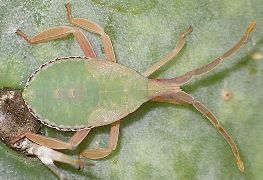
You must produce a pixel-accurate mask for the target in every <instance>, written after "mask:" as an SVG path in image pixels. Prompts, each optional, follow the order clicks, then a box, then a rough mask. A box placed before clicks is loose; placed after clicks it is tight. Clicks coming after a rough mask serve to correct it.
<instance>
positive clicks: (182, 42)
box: [142, 26, 193, 77]
mask: <svg viewBox="0 0 263 180" xmlns="http://www.w3.org/2000/svg"><path fill="white" fill-rule="evenodd" d="M192 31H193V29H192V27H191V26H190V27H189V28H188V29H187V30H186V31H185V32H182V33H181V34H180V36H179V38H178V40H177V42H176V45H175V48H174V49H173V50H172V51H170V52H169V53H167V54H166V55H165V56H164V57H163V58H162V59H160V60H158V61H157V62H156V63H155V64H154V65H153V66H151V67H150V68H148V69H147V70H146V71H145V72H143V73H142V75H143V76H145V77H148V76H150V75H151V74H153V73H154V72H155V71H157V70H158V69H160V68H161V67H162V66H163V65H165V64H166V63H167V62H169V61H170V60H172V59H173V58H174V57H175V56H176V55H177V54H178V53H179V52H180V51H181V49H182V48H183V47H184V45H185V40H186V36H187V35H188V34H189V33H191V32H192Z"/></svg>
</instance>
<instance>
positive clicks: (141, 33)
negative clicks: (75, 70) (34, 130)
mask: <svg viewBox="0 0 263 180" xmlns="http://www.w3.org/2000/svg"><path fill="white" fill-rule="evenodd" d="M66 2H67V1H65V0H44V1H34V0H27V1H23V0H12V1H1V3H0V87H1V88H2V87H11V88H16V89H21V90H22V89H23V88H24V86H25V82H26V80H27V78H28V77H29V76H30V74H31V73H32V72H33V71H34V70H35V69H36V68H38V67H39V66H40V65H41V64H43V63H45V62H47V61H49V60H52V59H55V58H57V57H65V56H78V55H79V56H83V53H82V51H81V50H80V48H79V45H78V44H77V43H76V41H74V38H73V36H68V37H66V38H64V39H61V40H55V41H52V42H47V43H42V44H38V45H30V44H28V43H27V42H26V41H24V40H23V39H21V38H20V37H18V36H16V34H15V31H16V29H18V28H19V29H21V30H22V31H23V32H25V33H26V34H28V35H30V36H32V35H34V34H36V33H38V32H40V31H43V30H45V29H47V28H49V27H54V26H62V25H69V22H68V21H67V19H66V10H65V7H64V4H65V3H66ZM69 2H70V3H71V5H72V13H73V16H75V17H82V18H87V19H89V20H91V21H94V22H96V23H97V24H99V25H100V26H101V27H103V28H104V30H105V32H106V33H108V35H109V37H110V38H111V40H112V43H113V46H114V50H115V54H116V58H117V62H118V63H120V64H122V65H125V66H129V67H131V68H133V69H135V70H136V71H138V72H144V71H145V70H146V69H147V68H148V67H150V66H151V65H153V64H154V63H155V62H157V61H158V59H160V58H162V57H163V56H164V55H165V54H166V53H167V52H169V51H170V50H172V49H173V48H174V47H175V43H176V40H177V38H178V36H179V34H180V32H182V31H184V30H186V29H187V28H188V27H189V26H190V25H191V26H192V27H193V32H192V33H191V34H190V35H189V36H188V37H187V42H186V46H185V47H184V49H183V50H182V51H181V52H180V54H179V55H178V56H177V57H176V58H174V60H173V61H172V62H169V63H168V64H167V65H165V67H163V68H161V69H160V70H158V71H157V72H156V73H154V74H153V75H151V78H156V77H167V78H168V77H175V76H179V75H181V74H183V73H185V72H187V71H190V70H192V69H194V68H197V67H199V66H201V65H204V64H206V63H208V62H210V61H212V60H213V59H214V58H216V57H218V56H219V55H221V54H222V53H223V52H224V51H226V50H227V49H228V48H230V47H232V46H233V45H234V44H235V43H236V42H237V41H238V40H239V38H240V36H241V35H242V34H243V33H244V32H245V31H246V28H247V26H248V25H249V23H250V22H251V21H252V20H256V21H257V26H256V28H255V30H254V31H253V32H252V33H251V35H250V37H249V39H248V41H247V42H246V44H245V45H244V46H243V47H242V48H241V49H240V50H239V51H238V52H237V53H235V54H234V55H233V56H231V57H229V58H228V59H227V60H226V61H224V62H223V63H222V64H221V65H220V66H219V67H218V68H217V69H215V70H214V71H212V72H210V73H208V74H206V75H204V76H202V77H197V78H195V79H194V80H192V81H191V82H190V83H189V84H187V85H185V86H183V87H182V88H183V89H184V90H185V91H186V92H188V93H189V94H191V95H193V96H194V97H195V98H196V99H197V100H199V101H200V102H202V103H203V104H205V105H206V106H207V107H208V108H209V109H210V110H211V111H212V112H213V113H214V115H215V116H216V117H217V118H218V120H219V121H220V123H221V124H222V125H223V126H224V128H225V129H226V130H227V132H229V134H230V135H231V137H233V139H234V140H235V142H236V144H237V146H238V148H239V150H240V153H241V157H242V159H243V161H244V164H245V172H244V173H241V172H240V171H239V170H238V168H237V166H236V163H235V158H234V156H233V154H232V152H231V149H230V147H229V145H228V144H227V143H226V141H225V140H224V139H223V137H222V136H221V135H220V134H219V133H218V132H217V130H216V129H215V128H214V127H213V126H212V125H211V124H210V123H209V121H208V120H207V119H206V118H205V117H204V116H202V115H201V114H200V113H199V112H197V111H196V110H195V109H194V108H193V107H191V106H179V105H177V106H175V105H172V104H165V103H157V102H147V103H145V104H143V105H142V106H141V107H140V108H139V109H138V110H137V111H136V112H134V113H132V114H130V115H128V116H127V117H125V118H124V119H122V123H121V129H120V135H119V142H118V146H117V149H116V150H115V151H114V152H113V153H112V154H111V155H110V156H108V157H106V158H104V159H101V160H86V161H87V163H89V164H93V165H92V166H87V167H86V168H85V169H84V170H78V169H76V168H75V167H71V166H69V165H65V164H61V163H57V165H58V166H59V168H60V169H61V170H62V171H63V172H64V173H65V174H67V175H68V176H69V177H70V178H72V179H88V178H90V179H160V178H163V179H180V180H181V179H186V180H188V179H202V180H203V179H207V180H210V179H215V180H221V179H237V180H240V179H241V180H244V179H253V180H255V179H261V178H262V177H263V171H262V169H263V130H262V129H263V111H262V107H263V2H262V1H261V0H251V1H247V0H232V1H229V0H222V1H216V0H211V1H208V0H201V1H181V0H167V1H157V0H145V1H139V0H112V1H106V0H88V1H84V0H79V1H69ZM84 32H85V31H84ZM85 34H86V35H87V37H88V39H89V40H90V42H91V43H92V45H93V47H94V50H95V52H96V53H97V54H98V57H99V58H104V57H105V55H104V52H103V47H102V45H101V41H100V38H99V36H97V35H94V34H92V33H88V32H85ZM43 133H44V134H46V135H48V136H52V137H57V138H59V139H62V140H67V139H68V138H69V137H70V136H71V135H72V133H70V132H59V131H57V130H54V129H50V128H47V127H44V128H43ZM108 133H109V127H108V126H106V127H99V128H96V129H94V130H92V132H91V133H90V134H89V135H88V136H87V138H86V139H85V140H84V142H83V143H82V144H81V145H80V146H79V147H78V148H77V149H76V150H73V151H70V150H66V151H63V152H64V153H66V154H69V155H72V156H75V157H77V155H78V154H79V153H80V152H81V150H83V149H85V148H96V147H105V146H106V145H107V137H108ZM0 154H1V155H0V174H1V179H23V180H24V179H25V180H26V179H32V180H33V179H38V180H41V179H56V176H54V175H53V173H52V172H51V171H50V170H49V169H48V168H46V167H45V166H44V165H42V163H41V162H40V161H39V160H38V159H37V158H28V157H25V156H24V155H21V154H19V153H17V152H15V151H13V150H11V149H9V148H7V147H6V146H5V145H4V144H2V143H1V144H0Z"/></svg>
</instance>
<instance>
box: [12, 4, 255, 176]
mask: <svg viewBox="0 0 263 180" xmlns="http://www.w3.org/2000/svg"><path fill="white" fill-rule="evenodd" d="M66 9H67V18H68V20H69V22H70V24H71V25H74V26H76V27H80V28H83V29H85V30H87V31H90V32H93V33H95V34H98V35H100V36H101V40H102V45H103V47H104V51H105V54H106V59H105V60H100V59H98V58H96V54H95V52H94V51H93V49H92V47H91V45H90V43H89V41H88V39H87V38H86V37H85V35H84V34H83V33H82V32H81V31H79V30H78V29H77V28H75V27H71V26H60V27H54V28H51V29H48V30H46V31H43V32H40V33H39V34H37V35H35V36H34V37H32V38H29V37H28V36H27V35H25V34H24V33H22V31H20V30H18V31H17V34H18V35H19V36H21V37H22V38H24V39H25V40H26V41H28V42H29V43H31V44H37V43H42V42H46V41H49V40H53V39H59V38H63V37H65V36H67V35H69V34H73V35H74V37H75V39H76V41H77V42H78V43H79V45H80V47H81V49H82V50H83V52H84V54H85V56H86V57H67V58H57V59H56V60H53V61H50V62H48V63H46V64H44V65H42V66H41V67H40V68H38V69H37V70H36V71H35V72H34V73H33V74H32V75H31V76H30V78H29V79H28V81H27V83H26V87H25V89H24V92H23V98H24V100H25V102H26V104H27V106H28V108H29V109H30V110H31V112H32V114H34V116H36V117H37V118H39V120H40V121H41V122H42V123H43V124H45V125H47V126H50V127H53V128H56V129H58V130H62V131H76V133H75V134H74V135H73V136H72V138H70V140H69V141H68V142H63V141H61V140H58V139H54V138H50V137H45V136H42V135H37V134H33V133H25V134H23V135H21V136H19V137H17V138H16V139H14V140H13V142H16V141H17V140H19V139H20V138H22V137H27V138H28V139H30V140H31V141H33V142H35V143H37V144H40V145H43V146H46V147H49V148H53V149H72V148H75V147H76V146H78V145H79V144H80V143H81V142H82V140H83V139H84V138H85V137H86V136H87V135H88V133H89V132H90V130H91V129H92V128H95V127H99V126H104V125H109V124H110V125H111V131H110V136H109V142H108V147H107V148H100V149H87V150H84V151H82V152H81V155H82V156H85V157H87V158H91V159H99V158H103V157H105V156H107V155H109V154H110V153H111V152H112V151H113V150H114V149H115V148H116V146H117V140H118V134H119V126H120V120H121V119H122V118H123V117H125V116H127V115H128V114H130V113H132V112H134V111H135V110H136V109H138V108H139V107H140V106H141V105H142V104H143V103H145V102H147V101H149V100H152V101H161V102H167V103H173V104H185V103H186V104H190V105H192V106H193V107H195V109H197V110H198V111H199V112H201V113H202V114H203V115H204V116H206V117H207V118H208V119H209V121H210V122H211V123H212V124H213V125H214V126H215V128H217V130H218V131H219V133H220V134H221V135H222V136H223V137H224V138H225V139H226V141H227V142H228V144H229V145H230V147H231V149H232V152H233V154H234V156H235V158H236V162H237V165H238V167H239V169H240V171H244V165H243V162H242V160H241V157H240V154H239V151H238V149H237V146H236V144H235V143H234V141H233V139H232V138H231V137H230V136H229V135H228V134H227V132H226V131H225V130H224V129H223V127H222V126H221V125H220V124H219V122H218V121H217V119H216V117H215V116H214V115H213V114H212V113H211V111H210V110H209V109H208V108H206V107H205V106H204V105H203V104H201V103H200V102H199V101H197V100H195V99H194V98H193V97H192V96H190V95H189V94H187V93H186V92H184V91H183V90H182V89H181V88H180V87H181V86H182V85H184V84H186V83H187V82H189V81H190V80H191V79H192V78H193V77H194V76H198V75H202V74H205V73H207V72H209V71H210V70H212V69H214V68H215V67H216V66H217V65H219V64H220V63H221V62H222V61H223V60H224V59H225V58H226V57H228V56H230V55H231V54H233V53H234V52H236V51H237V50H238V49H239V48H240V47H241V46H242V45H243V44H244V42H245V41H246V40H247V38H248V35H249V34H250V33H251V32H252V30H253V29H254V27H255V25H256V22H255V21H253V22H252V23H251V24H250V25H249V27H248V29H247V30H246V31H245V33H244V34H243V35H242V36H241V39H240V40H239V41H238V42H237V43H236V44H235V45H234V46H233V47H232V48H230V49H229V50H228V51H226V52H225V53H224V54H223V55H221V56H219V57H218V58H216V59H215V60H213V61H212V62H210V63H209V64H207V65H204V66H202V67H200V68H197V69H194V70H192V71H189V72H187V73H186V74H184V75H181V76H179V77H175V78H170V79H160V78H158V79H149V78H148V77H149V76H150V75H151V74H152V73H154V72H155V71H156V70H157V69H159V68H160V67H162V66H163V65H164V64H165V63H166V62H168V61H170V60H171V59H173V57H174V56H175V55H177V54H178V53H179V51H180V50H181V49H182V48H183V46H184V44H185V38H186V35H187V34H189V33H190V32H191V31H192V28H191V27H189V28H188V29H187V30H186V31H185V32H183V33H181V34H180V36H179V39H178V41H177V43H176V47H175V49H173V50H172V51H171V52H170V53H168V54H167V55H166V56H165V57H164V58H162V59H161V60H160V61H158V62H157V63H156V64H154V65H153V66H152V67H150V68H149V69H148V70H146V71H145V72H144V73H142V74H139V73H138V72H136V71H135V70H132V69H130V68H128V67H125V66H123V65H120V64H117V63H116V59H115V55H114V51H113V47H112V44H111V41H110V39H109V36H108V35H107V34H106V33H105V32H104V30H103V29H102V28H101V27H100V26H98V25H97V24H95V23H93V22H91V21H89V20H86V19H82V18H74V17H72V15H71V8H70V5H69V4H67V5H66Z"/></svg>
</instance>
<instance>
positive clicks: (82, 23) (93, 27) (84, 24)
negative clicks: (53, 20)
mask: <svg viewBox="0 0 263 180" xmlns="http://www.w3.org/2000/svg"><path fill="white" fill-rule="evenodd" d="M65 6H66V9H67V17H68V20H69V22H70V23H71V24H72V25H75V26H78V27H81V28H83V29H85V30H86V31H90V32H93V33H96V34H99V35H100V36H101V41H102V45H103V47H104V51H105V54H106V57H107V59H108V60H110V61H112V62H116V58H115V54H114V51H113V46H112V43H111V40H110V38H109V36H108V35H107V34H106V33H105V32H104V30H103V28H101V27H100V26H99V25H97V24H96V23H94V22H91V21H89V20H87V19H83V18H74V17H72V14H71V6H70V4H69V3H67V4H66V5H65Z"/></svg>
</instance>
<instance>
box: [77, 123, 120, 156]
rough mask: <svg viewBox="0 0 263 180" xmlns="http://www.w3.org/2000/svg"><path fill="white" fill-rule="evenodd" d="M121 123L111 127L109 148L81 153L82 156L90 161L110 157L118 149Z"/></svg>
mask: <svg viewBox="0 0 263 180" xmlns="http://www.w3.org/2000/svg"><path fill="white" fill-rule="evenodd" d="M119 128H120V122H119V121H117V122H115V123H113V124H112V125H111V130H110V136H109V142H108V147H107V148H101V149H87V150H84V151H82V152H81V153H80V155H82V156H84V157H86V158H90V159H100V158H104V157H106V156H108V155H109V154H110V153H111V152H112V151H113V150H115V149H116V146H117V142H118V136H119Z"/></svg>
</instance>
